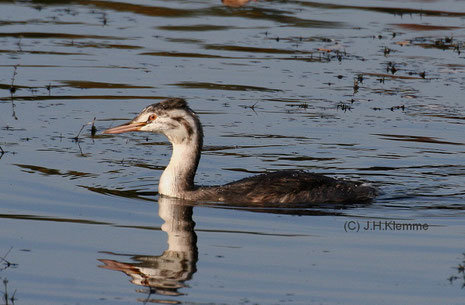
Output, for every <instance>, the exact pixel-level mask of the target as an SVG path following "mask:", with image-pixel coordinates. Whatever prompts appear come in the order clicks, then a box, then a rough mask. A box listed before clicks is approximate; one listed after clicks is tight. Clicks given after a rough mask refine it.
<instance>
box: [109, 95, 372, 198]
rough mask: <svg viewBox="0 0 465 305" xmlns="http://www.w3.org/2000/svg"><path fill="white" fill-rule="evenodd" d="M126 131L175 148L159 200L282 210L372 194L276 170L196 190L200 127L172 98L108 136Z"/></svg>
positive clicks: (311, 175)
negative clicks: (160, 138) (157, 137)
mask: <svg viewBox="0 0 465 305" xmlns="http://www.w3.org/2000/svg"><path fill="white" fill-rule="evenodd" d="M129 131H150V132H155V133H162V134H164V135H165V136H166V137H168V139H169V141H170V142H171V143H172V145H173V153H172V156H171V160H170V162H169V164H168V166H167V167H166V169H165V171H164V172H163V174H162V175H161V177H160V182H159V186H158V192H159V193H160V194H161V195H165V196H169V197H175V198H182V199H186V200H198V201H200V200H201V201H215V202H220V201H223V202H236V203H250V204H255V205H265V204H267V203H275V204H279V205H280V206H292V205H296V204H303V205H305V204H307V205H309V204H315V203H366V202H370V201H371V200H372V199H373V198H374V197H375V196H376V189H375V188H373V187H371V186H368V185H365V184H362V183H360V182H352V181H345V180H337V179H333V178H329V177H326V176H323V175H319V174H314V173H308V172H305V171H292V170H286V171H278V172H274V173H268V174H262V175H258V176H253V177H250V178H245V179H242V180H239V181H236V182H232V183H229V184H226V185H223V186H207V187H199V186H196V185H194V176H195V172H196V170H197V166H198V164H199V160H200V154H201V151H202V144H203V131H202V125H201V124H200V121H199V119H198V117H197V115H196V114H195V113H194V112H193V111H192V110H191V109H190V108H189V106H188V105H187V103H186V101H185V100H183V99H179V98H172V99H168V100H166V101H163V102H161V103H158V104H153V105H150V106H148V107H146V108H145V109H144V110H142V112H141V113H140V114H139V115H137V116H136V117H135V118H134V119H133V120H132V121H130V122H129V123H127V124H124V125H121V126H118V127H114V128H110V129H107V130H105V131H104V133H106V134H117V133H123V132H129Z"/></svg>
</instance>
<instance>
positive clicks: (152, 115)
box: [148, 114, 157, 121]
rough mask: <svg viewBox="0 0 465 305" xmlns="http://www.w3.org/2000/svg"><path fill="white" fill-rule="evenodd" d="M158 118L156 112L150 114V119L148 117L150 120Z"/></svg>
mask: <svg viewBox="0 0 465 305" xmlns="http://www.w3.org/2000/svg"><path fill="white" fill-rule="evenodd" d="M156 118H157V116H156V115H155V114H151V115H150V116H149V119H148V120H149V121H153V120H155V119H156Z"/></svg>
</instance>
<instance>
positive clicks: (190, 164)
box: [158, 135, 202, 198]
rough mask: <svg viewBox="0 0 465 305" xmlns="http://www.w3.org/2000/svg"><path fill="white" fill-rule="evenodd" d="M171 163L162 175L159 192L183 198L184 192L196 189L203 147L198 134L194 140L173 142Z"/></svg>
mask: <svg viewBox="0 0 465 305" xmlns="http://www.w3.org/2000/svg"><path fill="white" fill-rule="evenodd" d="M172 144H173V154H172V155H171V159H170V163H169V164H168V166H167V167H166V168H165V170H164V172H163V174H162V175H161V177H160V182H159V185H158V192H159V193H160V194H161V195H165V196H170V197H177V198H183V197H184V196H183V194H184V193H185V192H188V191H192V190H194V176H195V172H196V171H197V165H198V164H199V160H200V152H201V149H202V143H201V140H199V139H198V135H196V136H194V137H193V138H192V141H183V142H182V143H173V142H172Z"/></svg>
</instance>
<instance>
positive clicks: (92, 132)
mask: <svg viewBox="0 0 465 305" xmlns="http://www.w3.org/2000/svg"><path fill="white" fill-rule="evenodd" d="M95 119H96V117H94V119H93V120H92V127H91V128H90V135H91V136H92V137H94V136H95V134H96V133H97V128H96V127H95Z"/></svg>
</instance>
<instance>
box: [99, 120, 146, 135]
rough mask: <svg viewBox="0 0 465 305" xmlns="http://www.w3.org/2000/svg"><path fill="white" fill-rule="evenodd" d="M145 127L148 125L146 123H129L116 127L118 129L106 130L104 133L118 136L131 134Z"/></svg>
mask: <svg viewBox="0 0 465 305" xmlns="http://www.w3.org/2000/svg"><path fill="white" fill-rule="evenodd" d="M145 125H147V123H145V122H140V123H131V122H129V123H126V124H123V125H120V126H116V127H113V128H109V129H107V130H104V131H103V132H102V133H103V134H117V133H123V132H130V131H139V130H140V129H141V128H142V127H143V126H145Z"/></svg>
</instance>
